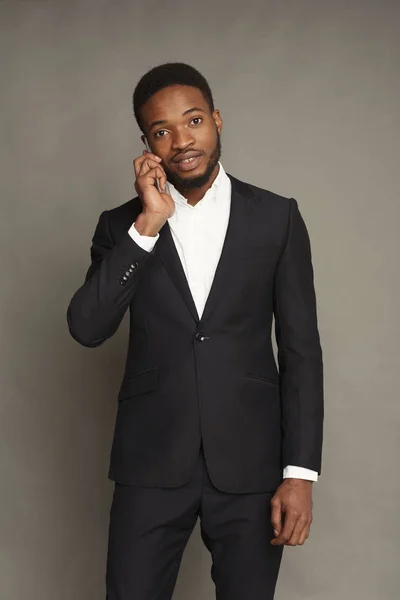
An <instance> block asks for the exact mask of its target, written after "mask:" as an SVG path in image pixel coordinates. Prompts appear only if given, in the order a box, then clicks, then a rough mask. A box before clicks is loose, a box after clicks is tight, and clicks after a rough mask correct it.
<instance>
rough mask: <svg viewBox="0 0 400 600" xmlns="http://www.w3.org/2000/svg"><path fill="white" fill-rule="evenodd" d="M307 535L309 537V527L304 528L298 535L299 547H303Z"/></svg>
mask: <svg viewBox="0 0 400 600" xmlns="http://www.w3.org/2000/svg"><path fill="white" fill-rule="evenodd" d="M309 535H310V527H306V528H304V529H303V531H302V532H301V534H300V539H299V546H303V544H304V543H305V541H306V540H308V537H309Z"/></svg>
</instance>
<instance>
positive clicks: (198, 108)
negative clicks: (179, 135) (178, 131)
mask: <svg viewBox="0 0 400 600" xmlns="http://www.w3.org/2000/svg"><path fill="white" fill-rule="evenodd" d="M193 112H203V113H205V112H206V111H205V110H204V108H200V107H199V106H194V107H193V108H189V109H188V110H185V112H184V113H183V114H182V117H185V116H186V115H189V114H190V113H193ZM166 123H168V121H165V120H161V121H153V123H152V124H151V125H150V127H149V130H150V131H151V130H152V129H153V127H157V126H158V125H166Z"/></svg>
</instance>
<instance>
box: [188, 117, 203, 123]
mask: <svg viewBox="0 0 400 600" xmlns="http://www.w3.org/2000/svg"><path fill="white" fill-rule="evenodd" d="M202 120H203V119H202V118H201V117H195V118H194V119H192V120H191V121H190V122H191V123H194V125H200V123H201V122H202Z"/></svg>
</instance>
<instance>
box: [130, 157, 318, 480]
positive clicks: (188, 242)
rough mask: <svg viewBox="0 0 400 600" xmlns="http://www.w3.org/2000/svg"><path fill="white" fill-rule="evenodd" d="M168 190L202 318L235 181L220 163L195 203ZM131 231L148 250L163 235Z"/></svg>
mask: <svg viewBox="0 0 400 600" xmlns="http://www.w3.org/2000/svg"><path fill="white" fill-rule="evenodd" d="M166 191H167V193H169V194H170V195H171V196H172V198H173V200H174V201H175V212H174V214H173V215H172V216H171V217H170V218H169V219H168V224H169V226H170V229H171V233H172V237H173V240H174V242H175V245H176V249H177V252H178V254H179V258H180V259H181V262H182V266H183V269H184V272H185V275H186V279H187V281H188V284H189V288H190V291H191V294H192V296H193V300H194V303H195V305H196V308H197V312H198V315H199V317H200V318H201V315H202V314H203V310H204V306H205V303H206V300H207V296H208V294H209V292H210V289H211V284H212V282H213V279H214V275H215V271H216V268H217V264H218V261H219V258H220V255H221V251H222V246H223V243H224V240H225V234H226V230H227V227H228V220H229V213H230V205H231V181H230V179H229V177H228V176H227V174H226V173H225V170H224V168H223V166H222V164H221V163H219V172H218V175H217V177H216V178H215V180H214V182H213V184H212V186H211V188H210V189H208V190H207V192H206V193H205V194H204V196H203V198H202V199H201V200H199V202H197V204H196V205H195V206H192V205H191V204H189V203H188V201H187V200H186V198H184V197H183V196H182V195H181V194H180V193H179V192H178V190H177V189H176V188H175V187H174V186H173V185H172V184H171V183H169V182H168V181H167V184H166ZM129 234H130V236H131V237H132V239H133V240H134V241H135V242H136V243H137V244H138V245H139V246H140V247H141V248H143V249H144V250H146V251H147V252H150V251H151V250H152V249H153V248H154V246H155V244H156V242H157V240H158V238H159V237H160V234H157V235H156V236H154V237H150V236H145V235H140V233H139V232H138V231H137V229H136V228H135V224H134V223H133V225H132V226H131V227H130V229H129ZM283 477H284V478H288V477H294V478H297V479H308V480H310V481H317V480H318V473H317V472H316V471H312V470H310V469H305V468H303V467H296V466H294V465H288V466H287V467H285V468H284V470H283Z"/></svg>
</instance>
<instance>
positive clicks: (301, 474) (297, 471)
mask: <svg viewBox="0 0 400 600" xmlns="http://www.w3.org/2000/svg"><path fill="white" fill-rule="evenodd" d="M289 477H293V478H294V479H307V480H308V481H318V473H317V471H312V470H311V469H305V468H304V467H295V466H293V465H288V466H287V467H285V468H284V469H283V479H287V478H289Z"/></svg>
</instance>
